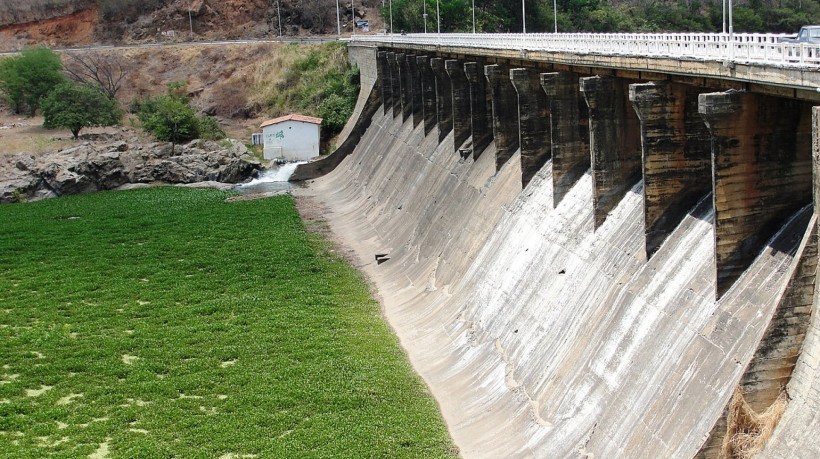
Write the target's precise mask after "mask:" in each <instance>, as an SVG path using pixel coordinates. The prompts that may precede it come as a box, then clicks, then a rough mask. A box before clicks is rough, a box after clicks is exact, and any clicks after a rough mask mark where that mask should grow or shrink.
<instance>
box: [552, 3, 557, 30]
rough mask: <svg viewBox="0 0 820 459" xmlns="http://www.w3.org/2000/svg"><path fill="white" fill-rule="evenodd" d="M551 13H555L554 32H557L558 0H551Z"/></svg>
mask: <svg viewBox="0 0 820 459" xmlns="http://www.w3.org/2000/svg"><path fill="white" fill-rule="evenodd" d="M552 14H553V15H555V33H558V0H552Z"/></svg>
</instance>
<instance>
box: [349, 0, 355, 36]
mask: <svg viewBox="0 0 820 459" xmlns="http://www.w3.org/2000/svg"><path fill="white" fill-rule="evenodd" d="M350 9H351V11H353V35H356V5H355V4H354V3H353V0H350Z"/></svg>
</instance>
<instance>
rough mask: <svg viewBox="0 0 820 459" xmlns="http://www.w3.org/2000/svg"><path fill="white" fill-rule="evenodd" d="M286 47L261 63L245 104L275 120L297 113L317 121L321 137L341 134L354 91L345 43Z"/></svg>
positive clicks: (354, 72)
mask: <svg viewBox="0 0 820 459" xmlns="http://www.w3.org/2000/svg"><path fill="white" fill-rule="evenodd" d="M305 50H306V47H305V46H303V45H298V44H290V45H288V46H286V47H284V48H282V50H281V52H279V53H277V55H276V56H273V57H272V58H270V59H267V60H265V61H264V62H261V63H260V64H259V66H258V67H257V69H256V74H255V76H254V80H255V84H254V87H253V90H252V91H251V96H250V97H249V100H248V102H249V103H251V104H258V105H259V106H261V107H264V110H265V112H266V113H268V114H269V115H270V116H273V117H276V116H280V115H285V114H288V113H292V112H296V113H300V114H303V115H309V116H317V117H319V118H322V120H323V121H322V139H323V141H325V142H327V141H329V140H330V139H331V138H333V137H334V136H336V135H337V134H338V133H339V132H341V130H342V128H343V127H344V125H345V123H346V122H347V120H348V118H350V115H351V114H352V113H353V108H354V107H355V105H356V97H357V95H358V93H359V69H358V68H357V67H355V66H351V64H350V62H349V61H348V58H347V49H346V47H345V44H344V43H338V42H336V43H326V44H323V45H318V46H313V47H310V48H307V52H305Z"/></svg>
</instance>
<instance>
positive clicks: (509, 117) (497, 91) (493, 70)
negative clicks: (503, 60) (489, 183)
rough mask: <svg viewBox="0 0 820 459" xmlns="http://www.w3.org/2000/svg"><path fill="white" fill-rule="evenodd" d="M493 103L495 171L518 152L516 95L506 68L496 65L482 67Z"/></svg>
mask: <svg viewBox="0 0 820 459" xmlns="http://www.w3.org/2000/svg"><path fill="white" fill-rule="evenodd" d="M484 75H485V76H486V77H487V81H488V82H489V88H490V94H491V95H492V101H493V137H494V138H495V149H496V153H495V166H496V170H501V167H502V166H503V165H504V164H505V163H506V162H507V161H508V160H509V159H510V158H511V157H512V155H513V154H514V153H515V152H516V151H517V150H518V147H519V143H518V94H517V93H516V92H515V88H514V87H513V85H512V81H510V73H509V70H508V69H507V68H506V67H502V66H501V65H498V64H493V65H487V66H485V67H484Z"/></svg>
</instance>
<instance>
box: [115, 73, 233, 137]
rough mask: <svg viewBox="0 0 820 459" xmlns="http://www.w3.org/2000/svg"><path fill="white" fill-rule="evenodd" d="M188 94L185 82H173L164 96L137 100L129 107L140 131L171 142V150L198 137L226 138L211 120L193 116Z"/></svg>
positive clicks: (212, 119) (206, 117) (205, 117)
mask: <svg viewBox="0 0 820 459" xmlns="http://www.w3.org/2000/svg"><path fill="white" fill-rule="evenodd" d="M187 93H188V87H187V86H186V85H185V83H182V82H174V83H170V84H169V85H168V87H167V90H166V93H165V94H164V95H161V96H157V97H147V98H146V99H144V100H142V99H139V98H137V99H135V100H134V101H132V102H131V105H130V110H131V112H132V113H134V114H136V115H137V118H139V120H140V123H141V124H142V128H143V129H145V131H146V132H150V133H151V134H153V135H154V137H156V138H157V139H159V140H163V141H166V142H171V151H173V149H174V147H175V146H176V144H178V143H182V142H187V141H189V140H193V139H197V138H201V139H205V140H221V139H224V138H225V132H224V131H223V130H222V128H220V127H219V123H217V122H216V120H215V119H214V118H212V117H209V116H204V117H198V116H197V115H196V112H194V109H193V107H192V106H191V100H190V98H189V97H188V96H187Z"/></svg>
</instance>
